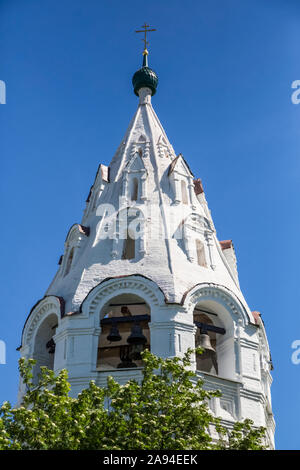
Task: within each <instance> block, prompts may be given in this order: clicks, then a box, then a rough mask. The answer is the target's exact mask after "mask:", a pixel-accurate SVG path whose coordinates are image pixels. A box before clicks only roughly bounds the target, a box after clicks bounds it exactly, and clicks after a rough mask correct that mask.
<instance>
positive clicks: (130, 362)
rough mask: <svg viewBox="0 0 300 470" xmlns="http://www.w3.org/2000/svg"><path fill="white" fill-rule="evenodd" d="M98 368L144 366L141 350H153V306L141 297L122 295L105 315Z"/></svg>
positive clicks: (104, 311)
mask: <svg viewBox="0 0 300 470" xmlns="http://www.w3.org/2000/svg"><path fill="white" fill-rule="evenodd" d="M101 318H102V320H101V322H100V326H101V334H100V337H99V344H98V356H97V369H98V370H112V369H131V368H136V367H142V366H143V362H142V358H141V352H142V351H144V349H150V330H149V322H150V307H149V305H148V304H147V303H146V302H145V301H144V299H142V298H141V297H139V296H137V295H134V294H121V295H118V296H116V297H114V298H113V299H111V300H110V301H109V303H108V304H106V305H105V306H104V308H103V309H102V314H101Z"/></svg>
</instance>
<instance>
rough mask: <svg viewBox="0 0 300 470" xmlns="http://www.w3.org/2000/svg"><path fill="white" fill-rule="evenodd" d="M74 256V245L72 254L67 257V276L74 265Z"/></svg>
mask: <svg viewBox="0 0 300 470" xmlns="http://www.w3.org/2000/svg"><path fill="white" fill-rule="evenodd" d="M73 258H74V247H73V248H72V249H71V251H70V254H69V256H68V259H67V264H66V270H65V276H66V275H67V274H69V272H70V269H71V266H72V261H73Z"/></svg>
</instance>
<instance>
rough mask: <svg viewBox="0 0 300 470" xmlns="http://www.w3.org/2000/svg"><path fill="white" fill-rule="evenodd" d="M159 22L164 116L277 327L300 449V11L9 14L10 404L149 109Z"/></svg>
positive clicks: (4, 386)
mask: <svg viewBox="0 0 300 470" xmlns="http://www.w3.org/2000/svg"><path fill="white" fill-rule="evenodd" d="M145 21H146V22H148V23H150V24H151V25H153V26H154V27H156V28H157V32H155V33H152V34H151V43H150V65H151V66H152V67H153V68H154V70H156V72H157V74H158V76H159V87H158V91H157V94H156V96H155V97H154V98H153V105H154V108H155V110H156V112H157V113H158V116H159V118H160V120H161V122H162V124H163V125H164V127H165V130H166V132H167V134H168V137H169V139H170V141H171V142H172V144H173V146H174V148H175V151H176V153H179V152H182V153H183V155H184V157H185V158H186V160H187V161H188V163H189V165H190V167H191V169H192V171H193V172H194V174H195V176H196V177H201V178H202V180H203V184H204V188H205V192H206V196H207V200H208V203H209V206H210V208H211V210H212V215H213V217H214V221H215V225H216V228H217V233H218V236H219V239H221V240H222V239H229V238H230V239H233V241H234V245H235V249H236V253H237V256H238V268H239V274H240V281H241V286H242V289H243V292H244V294H245V297H246V299H247V301H248V303H249V305H250V308H251V309H252V310H259V311H261V313H262V317H263V319H264V322H265V325H266V328H267V333H268V338H269V342H270V346H271V351H272V358H273V362H274V367H275V369H274V371H273V378H274V383H273V386H272V396H273V406H274V413H275V418H276V423H277V432H276V444H277V448H280V449H300V436H299V419H300V400H299V388H300V380H299V379H300V365H299V366H296V365H293V364H292V362H291V353H292V349H291V343H292V341H294V340H295V339H300V315H299V301H298V296H299V290H300V289H299V265H300V257H299V245H300V243H299V225H300V223H299V175H300V172H299V162H300V159H299V149H300V126H299V123H300V104H299V105H293V104H292V102H291V93H292V90H291V83H292V82H293V81H294V80H297V79H300V55H299V44H300V2H299V0H295V1H292V0H281V1H279V0H272V1H270V0H259V1H258V0H206V1H204V0H202V1H200V0H198V1H195V0H185V1H182V0H164V1H162V0H152V1H151V2H141V1H137V0H126V2H125V1H120V0H114V1H111V0H84V1H83V0H43V1H42V2H41V1H40V0H26V1H22V0H0V51H1V54H0V57H1V59H0V79H1V80H4V81H5V82H6V85H7V104H6V105H0V121H1V142H0V149H1V157H2V158H1V199H0V200H1V206H2V208H1V216H2V217H1V218H2V230H1V250H2V254H1V271H0V276H1V288H2V293H1V322H0V339H2V340H4V341H5V342H6V344H7V364H6V365H0V402H2V401H3V400H7V399H8V400H11V401H12V402H14V401H15V399H16V394H17V387H18V374H17V360H18V357H19V356H18V353H17V352H16V347H18V346H19V344H20V336H21V331H22V327H23V324H24V321H25V318H26V317H27V315H28V313H29V311H30V309H31V307H32V306H33V305H34V304H35V303H36V301H37V300H38V299H40V298H41V297H43V295H44V292H45V290H46V288H47V287H48V285H49V283H50V281H51V280H52V278H53V276H54V274H55V272H56V269H57V261H58V259H59V256H60V255H61V254H62V252H63V245H64V240H65V236H66V234H67V232H68V229H69V228H70V226H71V225H72V224H73V223H75V222H79V221H80V219H81V216H82V211H83V209H84V207H85V199H86V197H87V194H88V192H89V188H90V185H91V184H92V182H93V178H94V176H95V173H96V169H97V166H98V164H99V163H100V162H102V163H104V164H108V163H109V162H110V159H111V158H112V156H113V154H114V152H115V150H116V148H117V147H118V145H119V143H120V140H121V138H122V136H123V134H124V132H125V130H126V127H127V125H128V123H129V120H130V119H131V117H132V115H133V113H134V112H135V110H136V107H137V98H136V97H135V95H134V94H133V91H132V85H131V77H132V75H133V73H134V72H135V70H136V69H137V68H138V67H139V66H140V63H141V54H140V53H141V50H142V42H141V41H140V39H141V38H140V37H139V36H138V35H137V34H135V33H134V30H135V29H137V28H138V27H139V26H141V25H142V24H143V23H144V22H145Z"/></svg>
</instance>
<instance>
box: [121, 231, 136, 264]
mask: <svg viewBox="0 0 300 470" xmlns="http://www.w3.org/2000/svg"><path fill="white" fill-rule="evenodd" d="M134 258H135V239H134V238H131V236H130V232H129V230H127V235H126V238H125V240H124V246H123V253H122V259H134Z"/></svg>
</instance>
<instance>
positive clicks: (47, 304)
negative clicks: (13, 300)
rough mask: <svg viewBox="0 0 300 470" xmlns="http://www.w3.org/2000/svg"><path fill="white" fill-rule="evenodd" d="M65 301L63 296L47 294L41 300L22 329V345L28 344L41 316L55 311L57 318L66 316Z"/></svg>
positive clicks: (44, 316)
mask: <svg viewBox="0 0 300 470" xmlns="http://www.w3.org/2000/svg"><path fill="white" fill-rule="evenodd" d="M64 312H65V301H64V299H63V298H62V297H57V296H55V295H47V296H45V297H44V298H43V299H41V300H39V301H38V302H37V303H36V304H35V305H34V306H33V308H32V309H31V311H30V313H29V315H28V317H27V320H26V322H25V325H24V328H23V331H22V342H21V344H22V347H23V346H25V345H26V344H28V343H29V342H30V341H31V340H32V337H33V334H34V332H35V331H36V330H37V325H38V324H39V323H40V321H41V318H46V317H47V315H48V314H49V313H55V314H56V315H57V320H58V322H59V320H60V319H61V318H62V317H63V316H64Z"/></svg>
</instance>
